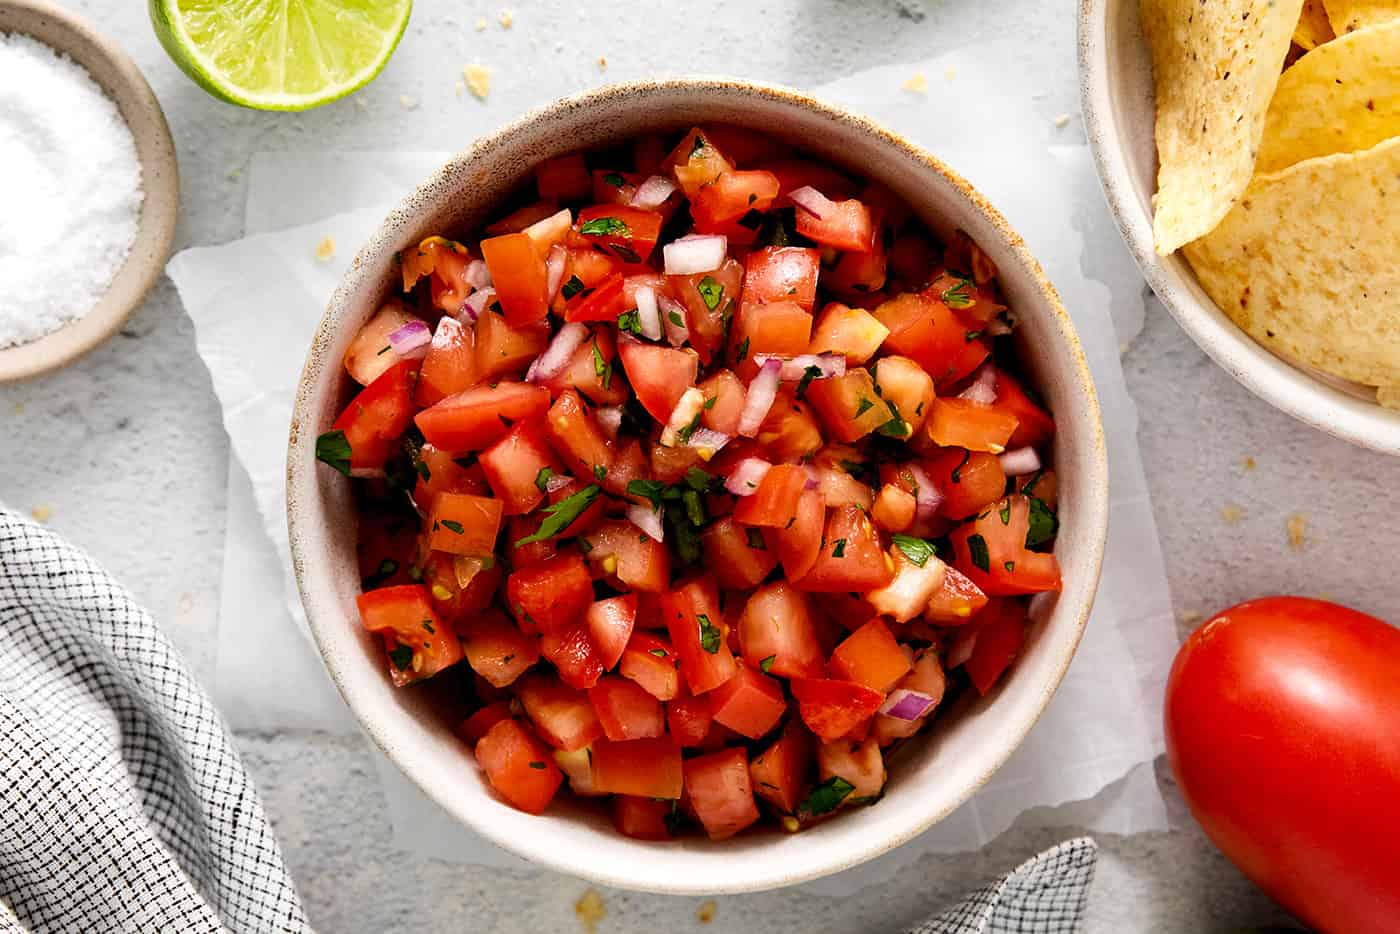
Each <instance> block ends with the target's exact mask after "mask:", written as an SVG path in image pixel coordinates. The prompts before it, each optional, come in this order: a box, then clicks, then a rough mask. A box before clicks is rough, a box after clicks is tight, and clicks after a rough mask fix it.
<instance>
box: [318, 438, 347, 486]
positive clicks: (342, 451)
mask: <svg viewBox="0 0 1400 934" xmlns="http://www.w3.org/2000/svg"><path fill="white" fill-rule="evenodd" d="M316 459H317V460H318V461H320V462H322V463H323V464H330V465H331V466H332V467H334V468H335V469H336V470H339V471H340V472H341V473H343V474H345V476H347V477H348V476H350V442H349V441H347V440H345V432H343V431H340V430H339V429H337V430H335V431H328V432H326V433H325V434H323V435H321V436H320V437H319V438H317V439H316Z"/></svg>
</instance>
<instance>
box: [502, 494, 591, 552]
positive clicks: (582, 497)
mask: <svg viewBox="0 0 1400 934" xmlns="http://www.w3.org/2000/svg"><path fill="white" fill-rule="evenodd" d="M601 492H602V488H601V487H598V486H596V485H593V484H590V485H588V486H586V487H584V488H583V489H581V490H579V491H578V492H577V493H574V494H573V495H571V496H567V497H565V498H564V499H561V500H560V501H559V502H557V503H555V504H554V505H552V506H546V507H545V508H544V514H545V516H544V521H543V522H541V523H540V528H539V531H537V532H536V533H535V534H534V535H528V536H526V537H525V538H522V539H520V540H519V541H517V542H516V543H515V547H516V548H519V547H520V546H521V545H529V544H530V543H532V542H542V541H544V540H545V539H548V538H554V537H555V536H557V535H559V534H561V533H562V532H563V531H564V530H565V529H567V528H568V527H569V526H570V525H572V524H573V522H574V520H575V519H577V518H578V517H579V516H580V515H582V514H583V511H584V510H585V509H587V508H588V507H589V506H591V505H593V501H594V500H595V499H597V498H598V494H599V493H601Z"/></svg>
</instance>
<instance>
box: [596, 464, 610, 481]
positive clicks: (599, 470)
mask: <svg viewBox="0 0 1400 934" xmlns="http://www.w3.org/2000/svg"><path fill="white" fill-rule="evenodd" d="M607 475H608V468H606V467H604V466H603V465H602V464H594V465H593V479H595V480H597V481H598V482H599V483H602V482H603V478H604V477H606V476H607Z"/></svg>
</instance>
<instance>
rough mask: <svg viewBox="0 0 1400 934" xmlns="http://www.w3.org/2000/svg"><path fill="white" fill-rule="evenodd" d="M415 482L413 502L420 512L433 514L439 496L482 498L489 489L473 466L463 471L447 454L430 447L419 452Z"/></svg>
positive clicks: (427, 446) (478, 469) (425, 445)
mask: <svg viewBox="0 0 1400 934" xmlns="http://www.w3.org/2000/svg"><path fill="white" fill-rule="evenodd" d="M417 473H418V479H417V480H415V481H414V484H413V502H414V503H415V504H417V506H418V508H419V509H423V510H426V511H427V512H432V511H433V505H434V504H435V503H436V502H437V498H438V494H440V493H475V494H477V495H478V496H485V495H486V494H487V493H489V492H490V491H491V490H490V487H489V486H487V483H486V472H485V471H483V470H482V469H481V467H480V466H478V465H475V464H473V465H472V466H470V467H463V466H462V465H461V464H459V463H457V461H456V460H454V459H453V457H452V455H451V454H450V453H448V452H447V451H440V450H438V449H437V448H435V447H433V446H432V445H431V444H424V445H423V446H422V447H421V448H419V449H418V464H417Z"/></svg>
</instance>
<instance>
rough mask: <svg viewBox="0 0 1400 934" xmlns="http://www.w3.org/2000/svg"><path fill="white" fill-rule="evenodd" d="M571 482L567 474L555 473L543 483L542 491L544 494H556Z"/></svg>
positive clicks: (571, 479)
mask: <svg viewBox="0 0 1400 934" xmlns="http://www.w3.org/2000/svg"><path fill="white" fill-rule="evenodd" d="M573 482H574V478H573V477H571V476H569V475H568V474H562V473H557V474H555V475H554V476H552V477H550V478H549V479H548V480H546V481H545V482H544V491H545V492H546V493H558V492H559V491H560V490H562V489H564V487H566V486H568V485H569V484H570V483H573Z"/></svg>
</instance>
